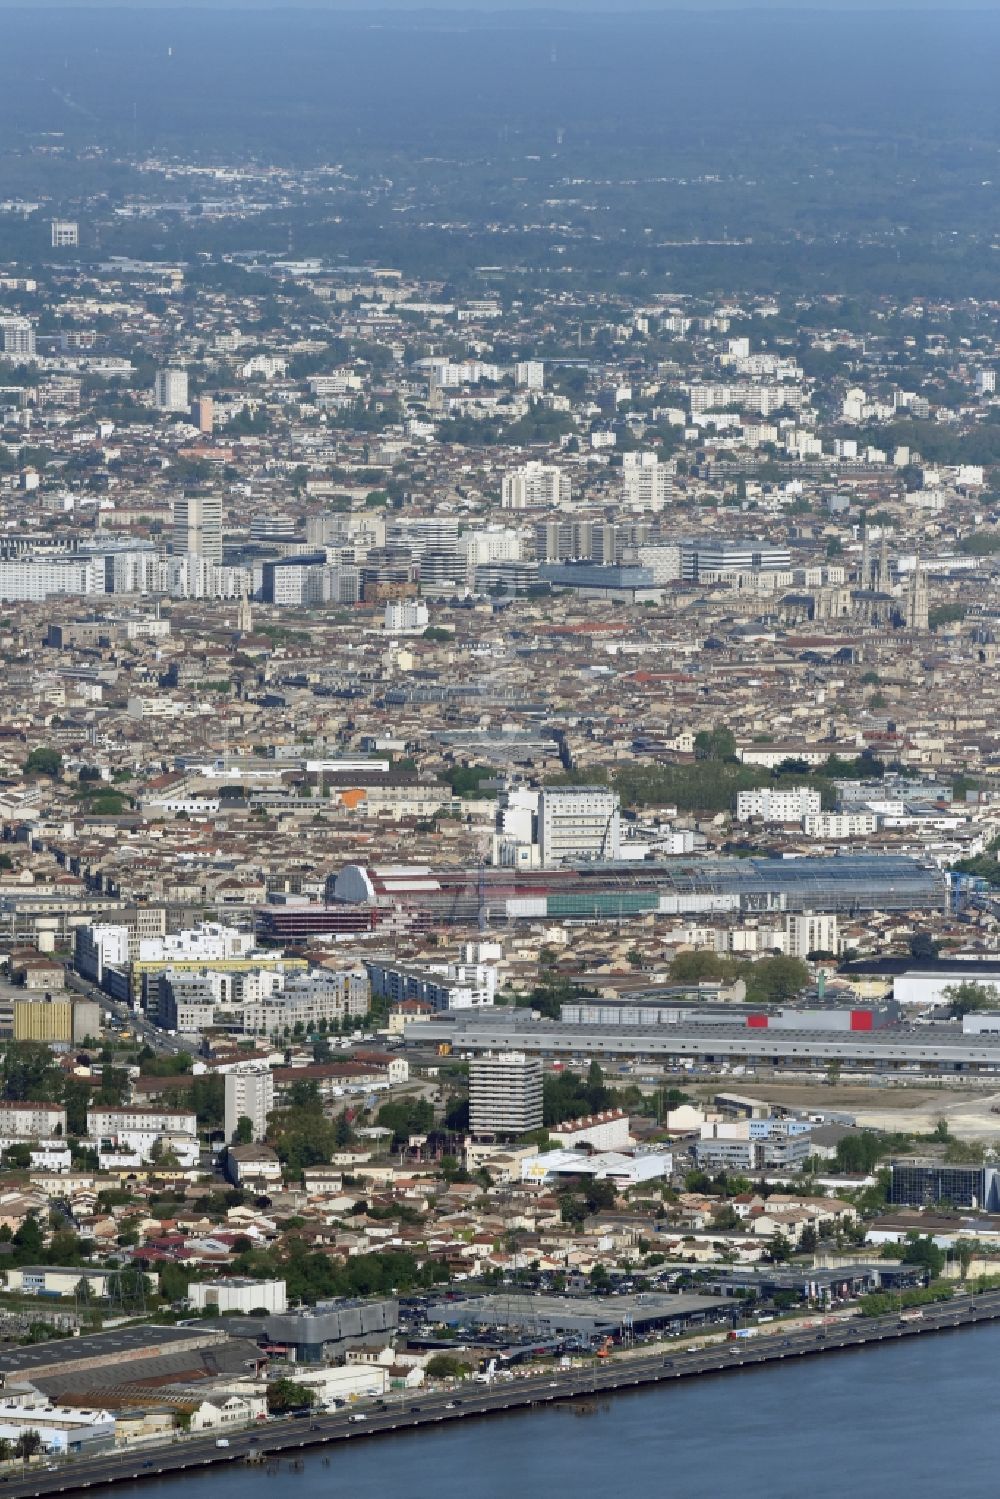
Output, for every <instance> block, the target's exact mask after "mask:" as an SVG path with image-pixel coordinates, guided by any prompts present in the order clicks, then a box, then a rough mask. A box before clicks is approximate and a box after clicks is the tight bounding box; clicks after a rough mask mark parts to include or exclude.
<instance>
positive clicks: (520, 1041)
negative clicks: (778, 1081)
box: [405, 1009, 1000, 1076]
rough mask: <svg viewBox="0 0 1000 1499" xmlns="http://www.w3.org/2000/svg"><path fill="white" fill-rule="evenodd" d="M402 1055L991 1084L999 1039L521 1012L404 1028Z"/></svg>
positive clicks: (948, 1028)
mask: <svg viewBox="0 0 1000 1499" xmlns="http://www.w3.org/2000/svg"><path fill="white" fill-rule="evenodd" d="M405 1041H406V1044H407V1045H408V1046H414V1047H420V1048H421V1049H424V1048H426V1047H428V1046H435V1047H438V1048H450V1050H451V1051H452V1052H453V1053H456V1054H462V1053H469V1054H471V1055H478V1054H479V1053H481V1052H484V1051H494V1052H498V1051H503V1050H505V1049H509V1050H516V1051H521V1052H525V1053H526V1054H535V1055H540V1056H543V1057H552V1058H558V1059H560V1060H563V1061H566V1060H569V1061H575V1060H580V1061H585V1062H589V1061H591V1060H593V1059H594V1058H597V1059H598V1060H600V1059H601V1058H608V1059H611V1058H615V1059H617V1058H622V1057H629V1058H636V1059H645V1060H648V1061H649V1062H651V1063H654V1064H656V1065H658V1066H672V1067H677V1068H685V1067H687V1068H690V1067H703V1066H706V1067H716V1066H719V1065H721V1064H723V1063H725V1064H727V1065H739V1066H744V1067H748V1068H750V1069H754V1068H757V1067H760V1068H764V1069H767V1070H769V1071H770V1070H774V1071H784V1072H797V1071H802V1070H804V1069H814V1068H816V1067H824V1066H827V1065H829V1064H830V1063H835V1064H836V1065H837V1066H839V1067H840V1068H842V1069H843V1070H845V1071H848V1072H851V1071H856V1072H865V1073H885V1074H893V1073H898V1074H903V1075H905V1074H914V1075H921V1076H930V1075H933V1076H962V1075H976V1074H1000V1035H968V1034H963V1032H962V1031H961V1030H960V1029H959V1028H958V1026H955V1025H919V1026H909V1025H899V1026H887V1027H884V1028H882V1029H872V1030H858V1029H843V1030H833V1029H831V1030H808V1029H802V1030H792V1029H789V1030H784V1029H773V1028H771V1027H759V1028H758V1027H756V1026H752V1025H748V1024H746V1023H744V1024H742V1025H740V1024H734V1025H732V1026H720V1025H712V1026H707V1025H695V1024H688V1025H685V1024H678V1025H655V1026H627V1025H611V1026H602V1025H566V1024H563V1023H561V1022H559V1021H556V1020H534V1019H532V1018H531V1017H530V1015H529V1014H528V1012H526V1011H524V1010H521V1011H515V1010H510V1009H495V1010H492V1011H491V1010H476V1011H462V1012H460V1013H459V1012H456V1013H455V1014H454V1015H448V1014H445V1015H439V1016H435V1017H434V1018H433V1019H431V1020H425V1021H419V1022H415V1023H412V1024H410V1025H407V1027H406V1030H405Z"/></svg>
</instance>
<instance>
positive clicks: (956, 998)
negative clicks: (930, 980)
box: [942, 979, 1000, 1019]
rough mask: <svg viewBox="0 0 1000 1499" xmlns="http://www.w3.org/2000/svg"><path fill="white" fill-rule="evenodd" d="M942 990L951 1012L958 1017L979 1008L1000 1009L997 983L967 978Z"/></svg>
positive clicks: (999, 991)
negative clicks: (982, 982)
mask: <svg viewBox="0 0 1000 1499" xmlns="http://www.w3.org/2000/svg"><path fill="white" fill-rule="evenodd" d="M942 992H943V994H944V998H945V999H946V1000H947V1001H948V1003H949V1005H950V1006H951V1013H952V1014H953V1015H954V1016H956V1017H957V1018H958V1019H961V1017H962V1016H963V1015H970V1014H972V1013H973V1012H975V1011H978V1010H987V1011H989V1010H998V1009H1000V990H998V989H997V987H996V985H995V984H977V983H975V982H974V981H972V980H969V979H965V980H963V982H962V983H960V984H949V985H948V986H947V988H946V989H944V990H943V991H942Z"/></svg>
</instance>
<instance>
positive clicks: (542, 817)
mask: <svg viewBox="0 0 1000 1499" xmlns="http://www.w3.org/2000/svg"><path fill="white" fill-rule="evenodd" d="M538 847H539V857H540V861H541V863H542V865H543V866H550V865H553V864H576V863H583V862H586V861H588V860H598V861H602V860H612V859H617V858H619V856H620V854H621V800H620V798H619V796H618V793H617V791H611V790H610V789H609V788H608V787H607V786H546V787H544V789H543V790H542V791H541V792H540V793H539V797H538Z"/></svg>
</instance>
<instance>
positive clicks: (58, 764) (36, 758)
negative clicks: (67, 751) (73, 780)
mask: <svg viewBox="0 0 1000 1499" xmlns="http://www.w3.org/2000/svg"><path fill="white" fill-rule="evenodd" d="M24 773H25V775H26V776H51V778H52V779H53V780H58V779H59V777H60V776H61V775H62V755H61V754H60V753H59V751H58V750H56V749H50V748H47V747H45V746H39V748H38V749H33V750H32V751H31V753H30V754H29V756H28V758H27V760H25V762H24Z"/></svg>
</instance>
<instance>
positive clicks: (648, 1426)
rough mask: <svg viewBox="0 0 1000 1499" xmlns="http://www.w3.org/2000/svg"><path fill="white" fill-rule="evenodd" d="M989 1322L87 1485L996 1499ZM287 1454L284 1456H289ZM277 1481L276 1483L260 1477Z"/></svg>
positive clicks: (994, 1335)
mask: <svg viewBox="0 0 1000 1499" xmlns="http://www.w3.org/2000/svg"><path fill="white" fill-rule="evenodd" d="M998 1404H1000V1326H997V1325H996V1324H986V1325H980V1326H978V1327H973V1328H968V1329H964V1330H961V1331H956V1332H947V1333H936V1334H934V1335H932V1336H929V1337H917V1338H908V1339H904V1340H902V1341H900V1342H892V1343H888V1344H880V1345H878V1346H877V1347H868V1348H865V1349H859V1350H857V1351H856V1352H848V1353H836V1354H831V1355H824V1356H822V1357H820V1358H814V1359H809V1360H803V1361H799V1360H795V1361H794V1362H793V1363H792V1364H787V1363H782V1364H772V1365H770V1366H765V1367H763V1368H758V1369H754V1368H747V1369H746V1370H745V1371H743V1372H740V1373H735V1374H728V1375H724V1376H715V1375H712V1376H706V1377H703V1378H700V1379H693V1380H684V1381H679V1382H677V1383H674V1384H670V1385H659V1386H656V1387H655V1388H652V1389H644V1390H640V1391H636V1392H634V1393H626V1394H619V1395H613V1396H608V1397H599V1398H598V1399H597V1400H596V1401H593V1402H586V1401H585V1402H583V1403H582V1405H581V1404H580V1403H577V1404H576V1405H575V1406H574V1405H573V1404H570V1403H566V1404H565V1405H560V1406H548V1407H544V1408H538V1409H535V1410H531V1411H527V1412H524V1413H520V1412H518V1413H511V1414H510V1415H500V1416H491V1417H489V1418H488V1419H485V1420H478V1419H469V1420H461V1421H456V1422H451V1423H447V1424H445V1425H442V1426H435V1427H431V1428H424V1429H421V1430H416V1431H411V1432H406V1433H402V1434H400V1435H398V1436H397V1435H389V1436H381V1437H367V1436H362V1435H361V1434H360V1432H359V1435H358V1436H357V1437H355V1438H352V1439H351V1440H350V1441H349V1442H338V1443H333V1444H331V1445H330V1446H327V1447H320V1448H314V1449H309V1450H307V1451H306V1452H305V1453H304V1454H303V1455H302V1456H301V1457H299V1458H294V1459H293V1458H282V1459H281V1460H280V1461H278V1460H277V1459H275V1460H273V1461H272V1463H271V1466H270V1470H267V1469H265V1468H248V1467H244V1466H242V1465H241V1464H236V1463H234V1464H233V1465H232V1466H230V1465H228V1464H224V1465H220V1466H217V1467H213V1468H211V1469H209V1470H206V1471H205V1472H204V1473H202V1472H192V1473H188V1474H185V1475H182V1476H178V1477H176V1478H162V1479H152V1480H150V1481H149V1482H146V1483H142V1484H128V1485H121V1486H117V1487H116V1488H114V1489H110V1488H108V1489H97V1490H95V1491H93V1492H95V1493H96V1494H106V1495H108V1496H109V1499H111V1496H114V1499H278V1496H279V1495H280V1496H281V1499H341V1496H343V1499H563V1496H570V1499H618V1496H620V1495H622V1496H636V1499H644V1496H646V1495H655V1496H657V1499H660V1496H666V1499H673V1496H675V1495H676V1496H677V1499H719V1496H720V1495H726V1494H739V1495H740V1496H741V1499H844V1496H845V1495H851V1496H852V1499H869V1496H871V1499H876V1496H877V1499H895V1496H897V1495H899V1496H906V1499H923V1496H927V1499H943V1496H947V1499H980V1496H983V1499H985V1496H989V1499H996V1496H997V1493H998V1483H1000V1480H998V1476H997V1472H998V1469H997V1447H996V1436H995V1432H996V1422H997V1407H998ZM296 1462H298V1463H299V1464H300V1466H299V1467H296V1466H295V1463H296ZM276 1485H280V1488H277V1489H276Z"/></svg>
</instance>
